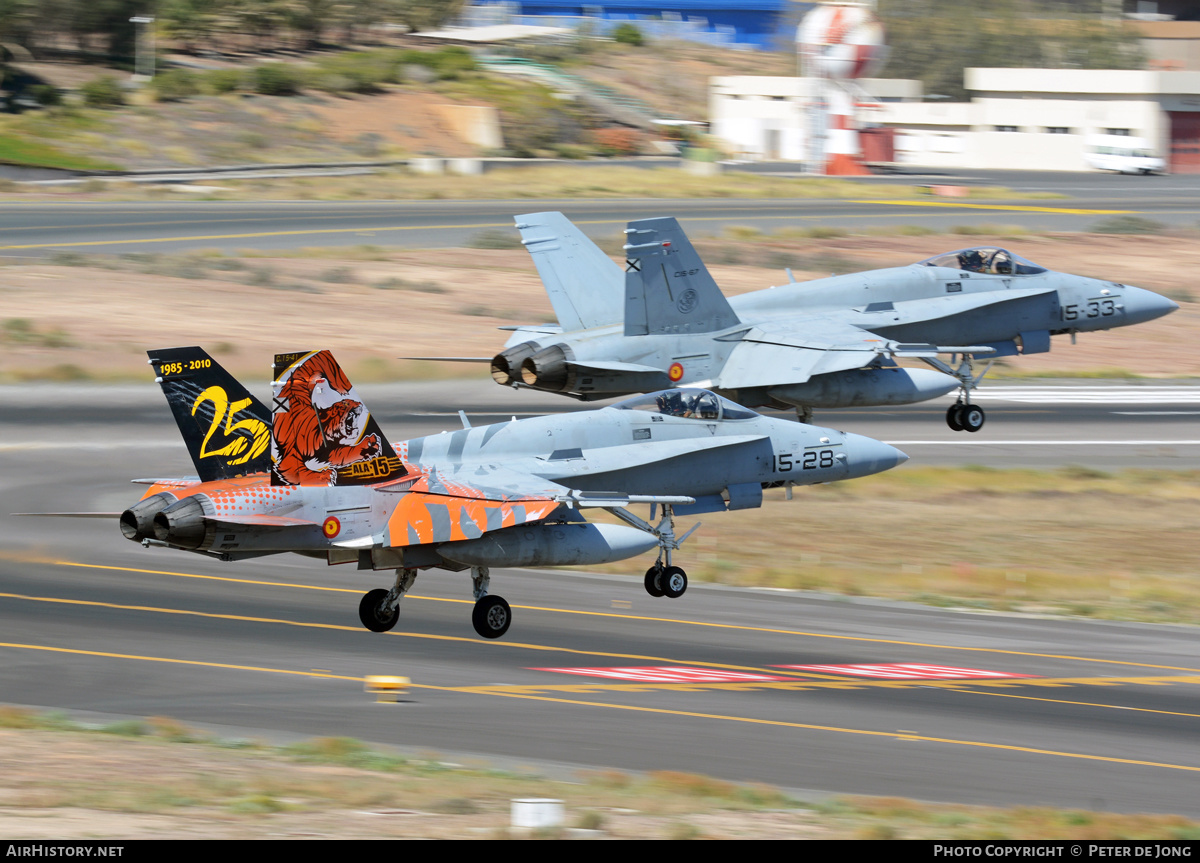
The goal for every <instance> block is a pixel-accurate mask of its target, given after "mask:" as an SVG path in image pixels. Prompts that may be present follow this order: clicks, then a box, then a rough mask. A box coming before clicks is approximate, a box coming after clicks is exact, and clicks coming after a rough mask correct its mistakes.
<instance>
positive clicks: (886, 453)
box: [844, 434, 908, 479]
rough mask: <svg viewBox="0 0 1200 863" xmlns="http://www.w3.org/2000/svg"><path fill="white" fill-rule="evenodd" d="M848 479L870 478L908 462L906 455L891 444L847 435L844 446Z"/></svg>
mask: <svg viewBox="0 0 1200 863" xmlns="http://www.w3.org/2000/svg"><path fill="white" fill-rule="evenodd" d="M844 446H845V450H846V456H847V459H846V461H847V464H846V466H847V467H848V468H849V470H850V473H849V477H850V478H851V479H853V478H854V477H858V476H870V475H871V474H873V473H882V472H883V471H885V470H891V469H892V468H894V467H895V466H896V465H900V464H904V463H905V462H906V461H908V455H907V454H905V453H903V452H901V451H900V450H898V449H896V448H895V447H894V446H892V445H891V444H886V443H884V442H883V441H881V440H875V438H870V437H866V436H864V435H858V434H847V435H846V442H845V444H844Z"/></svg>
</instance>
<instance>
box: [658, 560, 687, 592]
mask: <svg viewBox="0 0 1200 863" xmlns="http://www.w3.org/2000/svg"><path fill="white" fill-rule="evenodd" d="M687 586H688V578H687V573H686V572H684V571H683V570H682V569H680V568H679V567H677V566H668V567H667V568H666V569H664V570H663V574H662V589H663V594H664V595H666V596H667V598H669V599H679V597H681V596H683V594H684V592H686V591H687Z"/></svg>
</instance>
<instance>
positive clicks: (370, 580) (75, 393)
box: [0, 382, 1200, 817]
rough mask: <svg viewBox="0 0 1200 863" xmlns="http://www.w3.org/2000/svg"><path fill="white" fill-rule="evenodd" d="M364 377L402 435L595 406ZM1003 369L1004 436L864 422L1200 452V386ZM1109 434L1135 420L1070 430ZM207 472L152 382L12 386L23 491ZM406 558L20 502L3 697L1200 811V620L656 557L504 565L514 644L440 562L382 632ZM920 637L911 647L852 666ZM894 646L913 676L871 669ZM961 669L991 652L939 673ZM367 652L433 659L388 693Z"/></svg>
mask: <svg viewBox="0 0 1200 863" xmlns="http://www.w3.org/2000/svg"><path fill="white" fill-rule="evenodd" d="M362 389H363V396H364V398H366V399H368V401H369V403H370V404H371V405H372V407H373V410H375V412H376V415H377V416H378V417H379V418H380V421H381V423H382V425H383V426H384V427H385V429H387V430H388V433H389V436H391V437H393V439H398V438H402V437H407V436H410V435H414V434H420V433H424V432H426V431H434V430H437V429H438V428H455V427H457V425H458V419H457V416H455V415H454V413H453V411H456V410H457V409H458V408H459V407H465V408H467V410H468V412H469V413H471V414H472V416H473V417H475V418H476V424H478V423H479V422H483V421H486V420H487V419H488V418H491V417H493V416H495V417H498V416H499V415H500V414H502V413H503V414H510V413H524V412H526V411H529V412H532V411H536V410H541V409H544V408H545V407H546V406H550V407H558V408H568V407H570V408H574V407H577V406H576V405H574V403H567V402H564V401H563V400H558V399H548V398H547V397H546V396H539V395H536V394H518V393H511V392H508V391H506V390H503V389H501V388H499V387H495V386H494V385H480V384H472V383H469V382H468V383H458V384H455V385H453V386H450V387H447V386H446V385H445V384H444V383H441V384H438V385H437V386H432V385H393V386H390V387H367V386H364V387H363V388H362ZM995 389H996V390H997V392H995V393H993V394H992V396H991V401H990V402H987V401H984V402H983V403H985V404H989V405H994V406H992V407H990V408H989V424H988V425H987V426H985V428H984V430H983V431H982V432H981V433H980V434H979V435H976V436H973V439H987V440H989V441H992V443H989V444H986V445H972V446H965V445H962V446H957V448H955V446H956V445H954V444H953V443H951V442H950V441H953V440H956V439H957V440H965V438H964V436H963V435H961V434H960V435H955V434H954V433H952V432H950V431H949V430H948V429H946V428H945V426H944V425H942V424H941V420H940V414H941V413H942V410H943V409H944V408H943V406H940V405H937V404H934V405H929V406H914V407H913V408H911V409H906V410H903V411H892V412H887V414H888V415H886V416H883V415H878V416H877V415H868V412H865V411H863V412H848V413H847V414H845V415H844V420H843V421H841V422H839V423H838V424H839V425H841V426H844V427H847V428H854V430H864V429H866V430H868V433H873V434H878V435H879V436H881V437H884V438H886V439H896V440H902V439H906V438H907V439H913V440H916V439H917V437H916V436H917V435H920V436H921V438H922V439H929V440H931V441H937V443H936V444H933V443H931V444H916V445H905V446H907V447H908V448H909V450H910V451H911V452H913V454H914V458H915V459H916V452H917V451H918V449H919V448H920V447H924V449H920V450H919V451H920V452H921V458H922V459H924V460H926V461H930V460H933V461H935V462H936V461H937V460H939V459H940V460H941V461H942V462H943V463H954V462H955V460H958V462H957V463H965V462H984V463H993V464H997V465H1006V464H1016V463H1022V460H1023V459H1026V458H1029V455H1028V453H1030V452H1039V453H1040V452H1042V451H1043V450H1045V451H1046V452H1045V454H1044V455H1039V456H1037V458H1045V459H1046V460H1047V463H1050V462H1053V463H1055V464H1061V463H1070V462H1074V463H1089V462H1088V459H1091V458H1093V457H1094V456H1095V454H1097V453H1099V454H1102V455H1103V454H1106V453H1107V454H1111V455H1112V457H1118V456H1120V457H1124V458H1127V459H1128V462H1129V463H1130V464H1135V463H1145V462H1143V461H1142V460H1143V459H1145V458H1147V457H1149V456H1147V455H1146V454H1144V451H1143V447H1142V446H1141V445H1131V444H1129V443H1127V442H1128V441H1131V440H1150V439H1154V440H1166V441H1170V442H1169V443H1167V444H1162V445H1159V444H1155V445H1153V447H1151V448H1150V449H1148V450H1145V453H1149V454H1150V455H1151V456H1152V455H1153V453H1155V452H1158V453H1159V455H1158V456H1157V457H1158V458H1160V459H1163V460H1164V463H1166V462H1167V461H1168V460H1169V463H1170V464H1172V465H1173V466H1176V467H1181V468H1195V467H1196V466H1197V464H1198V462H1197V455H1200V446H1198V445H1197V444H1198V443H1200V433H1197V424H1196V418H1197V417H1196V415H1195V414H1194V413H1189V411H1196V410H1198V409H1200V408H1197V401H1196V394H1197V388H1195V387H1194V386H1180V387H1174V388H1170V389H1171V390H1172V391H1171V392H1168V393H1166V394H1165V395H1163V394H1161V392H1160V389H1167V388H1165V387H1164V388H1158V387H1153V388H1150V387H1148V388H1145V392H1142V393H1132V394H1131V393H1128V392H1125V391H1120V392H1118V391H1113V392H1107V391H1108V390H1110V389H1111V388H1108V387H1090V386H1089V387H1086V388H1085V391H1084V392H1082V393H1081V392H1079V391H1074V392H1073V393H1071V394H1067V393H1065V392H1064V391H1062V390H1058V391H1054V390H1043V391H1041V393H1040V395H1042V396H1044V395H1047V394H1048V395H1049V396H1050V398H1049V400H1048V401H1040V402H1039V401H1036V400H1035V401H1028V400H1029V399H1035V398H1036V397H1039V393H1037V392H1035V393H1032V394H1030V393H1027V392H1022V390H1023V389H1024V390H1027V389H1028V388H1027V387H1022V388H1015V387H1014V388H1008V392H1007V397H1008V398H1016V397H1019V398H1020V399H1023V401H1022V400H1018V401H1011V400H1006V393H1005V392H1003V391H1001V388H1000V387H998V386H997V387H995ZM1097 391H1099V392H1097ZM1147 393H1150V395H1147ZM1150 398H1153V399H1156V400H1158V401H1152V402H1148V401H1147V399H1150ZM1161 399H1166V400H1165V401H1164V400H1161ZM1143 411H1145V412H1143ZM827 413H829V414H833V413H834V412H827ZM504 418H507V416H504ZM818 419H819V420H820V419H822V417H820V416H819V417H818ZM1085 436H1086V438H1088V439H1093V438H1094V439H1101V440H1105V441H1108V443H1107V444H1106V445H1105V446H1095V445H1091V444H1086V443H1084V444H1079V443H1075V444H1072V443H1070V442H1069V441H1071V440H1075V439H1080V440H1082V439H1083V438H1084V437H1085ZM1017 440H1025V441H1041V442H1042V443H1041V444H1040V445H1039V444H1034V443H1026V444H1017V443H1013V442H1014V441H1017ZM1050 441H1058V443H1050ZM1063 441H1067V442H1066V443H1064V442H1063ZM1188 441H1191V442H1190V443H1189V442H1188ZM1147 446H1149V445H1147ZM1167 452H1170V453H1171V455H1170V456H1167V455H1165V453H1167ZM1121 454H1124V455H1123V456H1121ZM901 469H903V468H901ZM189 472H190V465H189V464H188V463H187V458H186V454H185V452H184V449H183V447H182V445H181V444H180V443H178V439H177V437H176V436H175V431H174V429H173V427H172V425H171V424H170V420H169V418H168V413H167V411H166V408H165V405H164V404H162V400H161V395H160V394H159V393H158V392H157V388H156V387H154V386H153V385H152V384H148V385H147V386H145V387H119V388H103V389H91V388H84V387H60V388H39V389H37V390H35V391H31V390H30V389H29V388H20V387H6V388H3V389H0V491H2V494H3V500H4V503H5V508H6V511H7V512H14V511H28V510H39V511H46V510H62V509H96V510H109V511H111V510H119V509H121V508H124V506H126V505H128V504H129V503H130V502H132V500H133V499H134V498H135V497H136V496H137V493H138V490H137V488H135V487H133V486H130V485H128V483H127V480H128V479H129V478H131V477H134V476H144V475H146V474H148V473H149V474H180V473H189ZM639 566H640V563H639V562H637V561H634V562H631V570H632V569H637V568H638V567H639ZM880 576H881V577H886V576H887V574H886V573H881V574H880ZM389 582H390V577H389V575H388V574H387V573H371V572H358V571H356V570H353V569H350V568H348V567H341V568H329V567H325V566H323V565H321V564H320V563H318V562H316V561H313V560H308V559H303V558H298V557H290V556H282V557H278V558H266V559H261V560H252V561H246V562H242V563H237V564H222V563H220V562H217V561H212V560H209V559H206V558H203V557H201V556H198V555H190V554H187V553H183V552H172V551H170V550H164V549H143V548H141V547H140V546H138V545H137V544H135V543H132V542H129V541H127V540H125V539H123V538H122V537H120V535H119V533H118V532H117V530H116V526H115V524H114V523H113V522H112V521H109V520H69V521H68V520H62V519H28V518H26V519H16V518H11V517H7V516H6V517H0V657H2V659H3V661H2V662H0V701H3V702H5V703H9V704H21V705H30V706H34V707H37V708H41V709H63V710H69V711H82V712H84V713H86V715H89V716H98V717H104V718H113V717H124V716H153V715H169V716H172V717H175V718H177V719H179V720H181V721H184V722H190V723H196V724H200V725H203V726H205V727H211V728H215V729H218V730H221V731H223V732H224V733H225V734H226V736H235V737H236V736H265V737H273V736H274V737H283V738H285V739H286V738H288V737H290V736H316V735H349V736H354V737H358V738H361V739H364V740H368V741H372V742H376V743H382V744H390V745H395V746H399V747H402V748H404V749H406V750H408V751H421V752H431V751H432V752H439V753H442V756H443V757H445V758H448V759H450V760H461V759H463V758H479V759H482V760H483V761H484V762H491V763H502V764H506V765H514V764H515V765H521V764H528V765H531V766H534V767H537V766H539V765H546V764H553V765H556V766H557V767H558V768H559V769H564V765H565V766H566V767H567V768H569V767H579V768H584V769H587V768H597V767H615V768H620V769H628V770H654V769H671V770H684V771H691V772H697V773H704V774H708V775H714V776H718V777H722V778H726V779H731V780H738V781H759V782H767V783H771V784H774V785H778V786H781V787H785V788H789V789H802V790H807V791H810V792H812V793H820V794H826V793H855V794H878V795H896V796H904V797H911V798H917V799H924V800H936V801H953V802H962V803H987V804H1002V805H1034V804H1047V805H1056V806H1064V807H1079V808H1087V809H1100V810H1112V811H1146V812H1179V813H1182V814H1187V815H1190V816H1192V817H1200V798H1198V797H1197V796H1196V795H1195V793H1194V791H1195V787H1196V780H1197V776H1198V774H1200V747H1198V746H1197V745H1196V743H1197V729H1198V728H1200V725H1198V723H1197V720H1200V648H1198V647H1197V639H1196V630H1195V628H1194V627H1186V626H1169V625H1157V626H1156V625H1143V624H1131V623H1129V624H1126V623H1104V622H1094V621H1071V620H1061V619H1038V618H1035V617H1020V616H1010V615H992V614H987V615H985V614H973V613H966V612H960V611H950V610H943V609H933V608H926V607H919V606H910V605H905V604H900V603H885V602H878V601H873V600H869V599H864V598H858V599H852V598H846V597H822V596H816V595H810V594H797V593H786V592H776V591H762V590H738V589H730V588H723V587H717V586H708V585H700V584H697V585H693V586H692V587H691V588H690V589H689V591H688V593H687V594H686V595H685V596H684V597H682V598H680V599H678V600H667V599H652V598H650V597H649V596H647V595H646V593H645V592H644V590H643V588H642V586H641V579H640V577H638V573H637V572H632V571H631V575H630V576H612V575H588V574H577V573H563V572H537V571H532V570H503V571H494V572H493V574H492V591H493V592H494V593H499V594H501V595H503V596H505V597H506V598H507V599H508V600H509V602H510V603H512V605H513V608H514V623H513V626H512V629H511V630H510V631H509V633H508V635H507V636H506V637H505V638H504V639H502V640H500V641H497V642H490V641H484V640H483V639H480V638H478V637H477V636H476V635H475V633H474V632H473V630H472V629H471V626H470V622H469V611H470V591H469V586H470V582H469V579H468V578H467V576H466V575H465V574H449V573H436V572H434V573H425V574H422V575H421V576H420V577H419V578H418V581H417V585H416V588H415V590H414V593H413V595H411V596H410V597H408V598H406V599H405V601H404V604H403V606H402V608H401V619H400V624H399V625H398V626H397V628H396V630H394V631H393V632H391V633H388V634H383V635H379V634H373V633H369V632H366V631H365V630H363V629H362V628H361V627H360V625H359V623H358V621H357V614H356V609H357V603H358V599H359V596H360V595H361V594H362V592H364V591H365V590H367V589H370V588H374V587H379V586H384V585H385V584H386V583H389ZM894 664H902V665H904V666H906V667H903V668H884V669H880V668H873V669H862V668H859V669H846V668H832V669H831V668H828V667H827V666H846V665H869V666H879V665H894ZM783 666H823V667H822V668H787V667H783ZM912 666H922V667H920V668H913V667H912ZM929 666H938V667H950V668H955V669H968V670H969V671H967V672H964V671H961V670H960V671H955V672H944V671H939V670H938V669H936V668H932V669H931V668H930V667H929ZM664 668H666V669H671V670H667V671H663V670H662V669H664ZM629 669H633V670H629ZM647 669H650V670H647ZM881 673H882V674H888V675H892V676H888V677H870V676H864V674H881ZM946 673H950V674H958V675H961V674H974V675H984V676H975V677H967V678H962V677H957V678H949V679H947V678H940V677H937V676H936V675H939V674H946ZM367 674H401V675H405V676H408V677H410V678H411V679H412V680H413V682H414V686H413V689H412V690H411V692H410V694H409V696H408V697H407V700H406V701H404V702H403V703H401V704H397V705H379V704H376V703H374V702H373V700H372V698H371V697H370V696H368V695H366V694H365V693H364V692H363V684H362V677H363V676H364V675H367ZM747 675H748V676H747ZM914 675H915V676H914ZM922 675H924V677H926V678H928V677H929V676H930V675H934V677H933V678H932V679H922ZM1018 675H1028V676H1024V677H1022V676H1018Z"/></svg>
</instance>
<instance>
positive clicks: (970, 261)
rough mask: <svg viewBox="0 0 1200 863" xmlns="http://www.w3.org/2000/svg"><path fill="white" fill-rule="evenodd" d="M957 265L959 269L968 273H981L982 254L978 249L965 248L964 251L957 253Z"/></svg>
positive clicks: (982, 264)
mask: <svg viewBox="0 0 1200 863" xmlns="http://www.w3.org/2000/svg"><path fill="white" fill-rule="evenodd" d="M958 266H959V269H963V270H966V271H967V272H970V273H982V272H983V268H984V261H983V255H981V254H979V250H978V249H967V250H966V251H965V252H960V253H959V255H958Z"/></svg>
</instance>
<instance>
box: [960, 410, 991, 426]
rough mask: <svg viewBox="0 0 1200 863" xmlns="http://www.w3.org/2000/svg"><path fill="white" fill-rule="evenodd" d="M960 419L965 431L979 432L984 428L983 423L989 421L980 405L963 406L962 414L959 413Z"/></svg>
mask: <svg viewBox="0 0 1200 863" xmlns="http://www.w3.org/2000/svg"><path fill="white" fill-rule="evenodd" d="M958 418H959V421H960V422H961V423H962V427H963V430H964V431H969V432H977V431H979V430H980V429H981V428H983V423H984V421H985V420H987V415H986V414H985V413H984V412H983V408H981V407H980V406H979V405H963V409H962V412H961V413H959V415H958Z"/></svg>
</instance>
